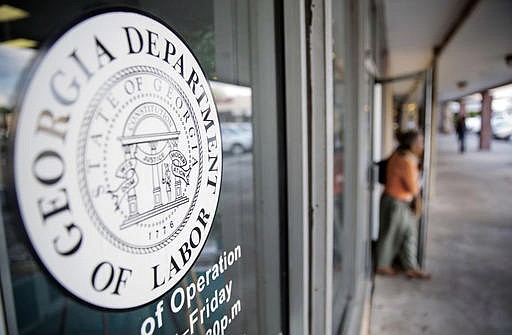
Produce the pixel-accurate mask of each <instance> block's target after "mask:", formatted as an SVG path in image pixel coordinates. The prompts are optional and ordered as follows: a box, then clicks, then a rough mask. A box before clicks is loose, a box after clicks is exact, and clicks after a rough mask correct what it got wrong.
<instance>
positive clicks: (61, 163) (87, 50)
mask: <svg viewBox="0 0 512 335" xmlns="http://www.w3.org/2000/svg"><path fill="white" fill-rule="evenodd" d="M28 78H29V79H28V80H27V83H26V85H25V87H24V89H23V91H22V94H21V95H20V99H19V104H18V112H17V120H16V133H15V136H14V150H13V171H14V183H15V185H14V186H15V190H16V196H17V200H18V206H19V211H20V214H21V217H22V220H23V223H24V226H25V230H26V232H27V235H28V237H29V240H30V242H31V244H32V246H33V249H34V251H35V253H36V254H37V256H38V258H39V260H40V261H41V263H42V264H43V266H44V267H45V268H46V269H47V270H48V271H49V273H50V274H51V275H52V276H53V277H54V278H55V280H56V281H57V282H58V283H59V284H60V285H62V286H63V287H64V288H65V289H66V290H67V291H69V292H70V293H71V294H73V295H74V296H76V297H78V298H79V299H81V300H83V301H85V302H87V303H89V304H92V305H95V306H99V307H101V308H107V309H128V308H133V307H137V306H141V305H144V304H146V303H149V302H151V301H153V300H155V299H157V298H159V297H161V296H162V295H163V294H165V293H166V292H168V291H169V290H170V289H171V288H172V287H173V286H174V285H175V284H176V283H178V282H179V281H180V280H181V279H182V278H183V277H184V275H185V274H186V273H187V272H188V270H190V268H191V267H192V265H193V263H194V261H195V260H196V259H197V257H198V256H199V254H200V252H201V250H202V248H203V246H204V243H205V241H206V238H207V237H208V234H209V232H210V229H211V226H212V223H213V219H214V217H215V211H216V208H217V203H218V199H219V193H220V184H221V176H222V148H221V138H220V129H219V120H218V116H217V110H216V107H215V104H214V100H213V96H212V92H211V89H210V86H209V83H208V81H207V78H206V76H205V74H204V72H203V71H202V69H201V67H200V65H199V62H198V61H197V59H196V58H195V57H194V55H193V53H192V52H191V50H190V49H189V47H188V46H187V45H186V44H185V42H184V41H183V40H182V39H181V38H180V37H179V36H178V35H177V34H176V33H175V32H174V31H173V30H172V29H171V28H169V27H168V26H167V25H166V24H164V23H163V22H161V21H159V20H158V19H155V18H153V17H151V16H149V15H148V14H144V13H141V12H137V11H133V10H119V9H116V10H111V11H108V10H107V11H102V12H96V13H94V14H91V15H88V16H87V17H85V18H83V19H82V20H80V21H79V22H78V23H76V24H74V25H73V26H71V27H70V28H68V29H66V30H65V32H64V33H63V34H61V35H60V36H59V37H58V38H57V39H56V40H54V41H53V42H51V43H50V44H49V46H48V48H47V49H46V50H45V51H43V52H42V53H41V55H40V56H39V57H38V59H37V61H36V62H35V64H34V66H33V68H32V71H31V73H30V75H29V76H28Z"/></svg>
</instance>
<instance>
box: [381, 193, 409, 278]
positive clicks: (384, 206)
mask: <svg viewBox="0 0 512 335" xmlns="http://www.w3.org/2000/svg"><path fill="white" fill-rule="evenodd" d="M417 253H418V222H417V220H416V218H415V217H414V215H413V213H412V211H411V209H410V208H409V204H408V203H407V202H404V201H400V200H397V199H395V198H393V197H391V196H390V195H388V194H385V193H384V194H383V195H382V197H381V200H380V229H379V240H378V241H377V268H383V267H391V266H392V264H393V260H394V259H395V258H396V257H397V256H398V258H399V260H400V262H401V264H402V266H403V268H404V270H409V269H418V268H419V266H418V258H417Z"/></svg>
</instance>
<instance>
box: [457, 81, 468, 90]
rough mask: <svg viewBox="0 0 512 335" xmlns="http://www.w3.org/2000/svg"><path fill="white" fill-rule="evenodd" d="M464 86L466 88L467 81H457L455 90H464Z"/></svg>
mask: <svg viewBox="0 0 512 335" xmlns="http://www.w3.org/2000/svg"><path fill="white" fill-rule="evenodd" d="M466 86H468V82H467V81H465V80H460V81H458V82H457V88H458V89H459V90H463V89H465V88H466Z"/></svg>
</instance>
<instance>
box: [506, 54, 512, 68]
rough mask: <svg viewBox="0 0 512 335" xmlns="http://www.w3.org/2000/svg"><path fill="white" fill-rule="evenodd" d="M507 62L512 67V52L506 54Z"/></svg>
mask: <svg viewBox="0 0 512 335" xmlns="http://www.w3.org/2000/svg"><path fill="white" fill-rule="evenodd" d="M505 64H507V66H508V67H512V54H508V55H505Z"/></svg>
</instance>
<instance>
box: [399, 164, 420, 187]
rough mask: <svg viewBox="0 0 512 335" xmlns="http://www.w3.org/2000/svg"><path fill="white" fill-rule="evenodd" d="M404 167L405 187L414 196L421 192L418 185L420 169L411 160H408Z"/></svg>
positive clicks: (403, 179)
mask: <svg viewBox="0 0 512 335" xmlns="http://www.w3.org/2000/svg"><path fill="white" fill-rule="evenodd" d="M404 165H405V166H404V170H403V172H404V175H403V178H402V181H403V183H404V187H405V189H406V190H407V191H408V192H411V193H412V194H413V195H416V194H418V192H419V191H420V188H419V183H418V180H419V179H418V178H419V177H418V167H417V166H416V164H415V163H414V162H413V161H411V160H410V159H406V160H405V164H404Z"/></svg>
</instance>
